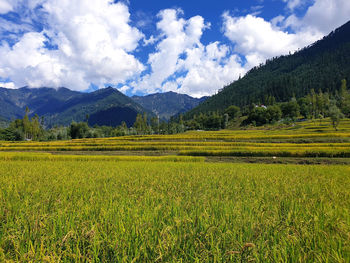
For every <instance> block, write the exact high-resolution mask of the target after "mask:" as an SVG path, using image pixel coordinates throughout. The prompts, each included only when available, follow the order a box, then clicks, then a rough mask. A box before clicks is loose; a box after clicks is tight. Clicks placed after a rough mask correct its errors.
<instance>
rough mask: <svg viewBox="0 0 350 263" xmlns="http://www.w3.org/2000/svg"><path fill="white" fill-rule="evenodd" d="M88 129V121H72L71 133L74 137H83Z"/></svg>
mask: <svg viewBox="0 0 350 263" xmlns="http://www.w3.org/2000/svg"><path fill="white" fill-rule="evenodd" d="M88 130H89V126H88V125H87V123H86V122H79V123H76V122H72V123H71V125H70V129H69V134H70V137H71V138H72V139H81V138H85V137H86V135H87V132H88Z"/></svg>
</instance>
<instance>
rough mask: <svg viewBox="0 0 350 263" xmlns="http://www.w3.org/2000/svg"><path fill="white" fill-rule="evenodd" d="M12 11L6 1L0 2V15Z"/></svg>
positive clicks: (1, 0)
mask: <svg viewBox="0 0 350 263" xmlns="http://www.w3.org/2000/svg"><path fill="white" fill-rule="evenodd" d="M12 10H13V7H12V5H11V3H10V2H9V1H8V0H0V14H6V13H8V12H10V11H12Z"/></svg>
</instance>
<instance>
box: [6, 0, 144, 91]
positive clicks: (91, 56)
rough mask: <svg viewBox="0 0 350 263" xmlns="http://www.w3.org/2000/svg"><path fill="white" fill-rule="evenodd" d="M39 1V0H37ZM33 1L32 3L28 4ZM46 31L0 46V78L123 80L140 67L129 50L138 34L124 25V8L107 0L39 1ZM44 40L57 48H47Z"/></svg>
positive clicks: (53, 83)
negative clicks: (0, 76) (44, 17)
mask: <svg viewBox="0 0 350 263" xmlns="http://www.w3.org/2000/svg"><path fill="white" fill-rule="evenodd" d="M41 2H43V1H41ZM36 3H38V1H35V0H34V1H32V5H33V6H34V7H35V4H36ZM43 10H44V11H45V12H46V14H47V19H48V20H47V21H46V23H47V25H48V26H47V29H46V30H44V31H43V32H40V33H38V32H30V33H27V34H25V35H24V36H23V37H22V38H21V39H20V40H19V41H18V43H17V44H15V45H14V46H13V47H9V46H8V45H6V43H5V44H2V45H1V46H0V54H1V57H2V58H5V59H2V60H1V61H0V68H1V69H2V77H6V78H10V79H11V80H12V81H14V83H15V85H16V86H23V85H30V86H36V87H39V86H50V87H59V86H67V87H69V88H71V89H75V90H85V89H87V88H89V85H90V83H94V84H96V85H99V86H103V84H104V83H123V82H125V81H126V80H128V79H130V78H133V77H134V76H137V75H138V74H140V72H141V71H142V70H143V69H144V66H143V65H142V63H141V62H140V61H138V59H136V58H135V57H134V56H133V55H132V54H131V52H133V51H134V50H135V49H136V47H137V46H138V42H139V41H140V40H141V39H142V38H143V34H142V33H141V32H140V31H139V30H138V29H136V28H134V27H132V26H130V25H129V22H130V21H129V17H130V14H129V11H128V7H127V6H126V5H124V4H121V3H116V4H114V3H113V1H110V0H100V1H94V0H74V1H68V0H50V1H45V2H44V3H43ZM47 42H49V43H50V44H51V45H54V46H57V50H52V49H49V48H47V47H46V44H47Z"/></svg>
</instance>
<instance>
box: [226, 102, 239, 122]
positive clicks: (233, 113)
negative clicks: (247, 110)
mask: <svg viewBox="0 0 350 263" xmlns="http://www.w3.org/2000/svg"><path fill="white" fill-rule="evenodd" d="M225 113H226V114H228V116H229V117H230V119H231V120H233V119H235V118H237V117H238V116H239V113H240V108H239V107H237V106H235V105H231V106H229V107H228V108H226V110H225Z"/></svg>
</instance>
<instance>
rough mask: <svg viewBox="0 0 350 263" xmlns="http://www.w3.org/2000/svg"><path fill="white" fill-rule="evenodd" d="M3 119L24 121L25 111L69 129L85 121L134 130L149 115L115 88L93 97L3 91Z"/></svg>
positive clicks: (0, 97) (56, 91) (41, 90)
mask: <svg viewBox="0 0 350 263" xmlns="http://www.w3.org/2000/svg"><path fill="white" fill-rule="evenodd" d="M0 105H1V107H0V116H1V117H2V118H5V119H7V120H11V119H17V118H22V117H23V115H24V112H25V108H26V107H28V108H29V110H30V117H31V116H34V115H35V114H38V115H39V116H43V117H44V121H45V124H46V125H47V126H49V127H51V126H54V125H69V124H70V123H71V122H72V121H76V122H79V121H85V120H86V119H87V117H88V119H89V124H90V125H94V124H98V125H110V126H117V125H120V124H121V122H122V121H125V122H126V123H127V125H129V126H131V125H132V124H133V123H134V121H135V119H136V115H137V114H138V113H143V112H148V113H149V114H150V115H151V114H152V113H151V112H150V111H147V110H145V109H144V108H142V106H140V105H139V104H137V103H136V102H134V101H133V100H132V99H131V98H129V97H127V96H125V95H124V94H122V93H121V92H119V91H118V90H116V89H113V88H105V89H100V90H97V91H95V92H91V93H82V92H76V91H71V90H69V89H66V88H59V89H52V88H37V89H30V88H20V89H5V88H0Z"/></svg>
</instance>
